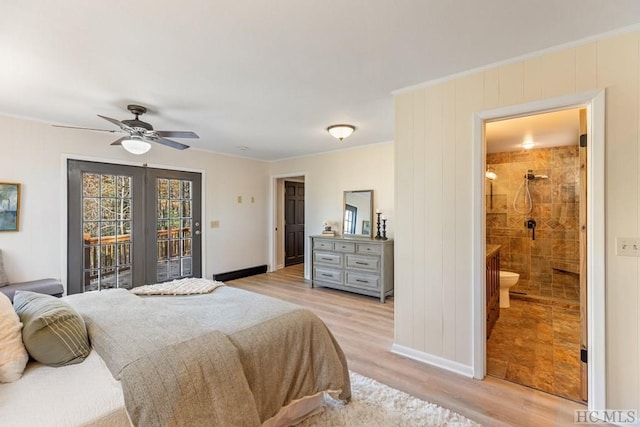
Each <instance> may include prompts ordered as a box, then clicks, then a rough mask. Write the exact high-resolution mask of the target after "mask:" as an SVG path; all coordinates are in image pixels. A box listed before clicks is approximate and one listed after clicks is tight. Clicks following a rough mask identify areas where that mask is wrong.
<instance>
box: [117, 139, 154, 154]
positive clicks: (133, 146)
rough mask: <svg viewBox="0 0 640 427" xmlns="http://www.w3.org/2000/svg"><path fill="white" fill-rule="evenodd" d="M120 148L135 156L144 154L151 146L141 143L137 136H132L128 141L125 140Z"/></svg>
mask: <svg viewBox="0 0 640 427" xmlns="http://www.w3.org/2000/svg"><path fill="white" fill-rule="evenodd" d="M122 146H123V147H124V149H125V150H127V151H128V152H130V153H131V154H137V155H139V154H144V153H146V152H147V151H149V150H150V149H151V144H149V143H148V142H147V141H143V140H142V138H140V137H138V136H132V137H131V138H130V139H125V140H124V141H122Z"/></svg>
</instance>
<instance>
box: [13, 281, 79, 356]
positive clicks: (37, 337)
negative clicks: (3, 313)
mask: <svg viewBox="0 0 640 427" xmlns="http://www.w3.org/2000/svg"><path fill="white" fill-rule="evenodd" d="M13 307H14V308H15V310H16V313H18V316H20V321H22V324H23V327H22V341H23V342H24V346H25V347H26V348H27V351H28V352H29V354H30V355H31V357H33V358H34V359H35V360H37V361H38V362H40V363H44V364H45V365H50V366H64V365H72V364H74V363H80V362H82V361H83V360H84V359H85V358H86V357H87V356H88V355H89V353H90V352H91V347H90V346H89V338H88V336H87V328H86V326H85V324H84V320H82V316H80V315H79V314H78V312H76V311H75V310H74V309H73V308H72V307H71V306H70V305H69V304H67V303H66V302H65V301H63V300H61V299H58V298H56V297H53V296H51V295H46V294H38V293H35V292H28V291H16V294H15V296H14V297H13Z"/></svg>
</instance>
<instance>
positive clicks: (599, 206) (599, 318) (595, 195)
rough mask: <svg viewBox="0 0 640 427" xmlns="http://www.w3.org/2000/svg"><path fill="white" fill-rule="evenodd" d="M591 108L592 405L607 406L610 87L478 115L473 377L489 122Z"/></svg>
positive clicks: (481, 343)
mask: <svg viewBox="0 0 640 427" xmlns="http://www.w3.org/2000/svg"><path fill="white" fill-rule="evenodd" d="M573 107H586V108H587V118H588V126H589V127H588V130H587V133H588V144H587V150H588V151H587V152H588V156H587V161H588V164H587V188H588V192H589V198H588V200H587V212H588V218H589V221H588V224H587V241H588V248H587V310H588V313H589V316H588V319H587V329H588V342H589V365H588V408H589V410H592V411H595V410H601V409H605V408H606V364H605V350H606V347H605V333H606V329H605V321H606V318H605V310H606V305H605V221H604V219H605V216H604V214H605V212H604V201H605V186H604V180H605V161H604V156H605V147H604V144H605V130H604V125H605V91H604V89H601V90H595V91H589V92H582V93H578V94H572V95H567V96H562V97H557V98H550V99H545V100H541V101H535V102H531V103H526V104H520V105H513V106H508V107H503V108H497V109H492V110H486V111H480V112H476V113H475V114H474V116H473V153H472V156H473V169H472V174H473V184H472V194H473V206H474V212H476V214H475V215H474V219H473V246H472V250H473V280H472V287H473V288H472V294H473V304H472V308H473V317H472V318H473V360H472V363H473V365H472V366H473V376H474V378H478V379H482V378H484V376H485V374H486V333H485V329H486V322H485V316H486V313H485V304H484V302H485V260H484V256H485V244H486V236H485V233H486V230H485V223H484V203H485V202H484V199H485V198H484V194H485V188H484V187H485V179H484V168H485V162H486V159H485V157H486V148H485V144H484V122H485V121H487V120H493V119H499V118H509V117H518V116H526V115H531V114H537V113H542V112H548V111H554V110H563V109H567V108H573Z"/></svg>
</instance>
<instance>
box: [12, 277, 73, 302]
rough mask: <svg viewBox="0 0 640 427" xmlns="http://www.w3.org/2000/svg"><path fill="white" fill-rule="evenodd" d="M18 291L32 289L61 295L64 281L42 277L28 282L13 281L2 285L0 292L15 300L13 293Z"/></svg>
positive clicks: (41, 292)
mask: <svg viewBox="0 0 640 427" xmlns="http://www.w3.org/2000/svg"><path fill="white" fill-rule="evenodd" d="M16 291H31V292H38V293H40V294H49V295H53V296H54V297H61V296H62V293H63V292H64V288H63V287H62V283H60V281H59V280H57V279H40V280H31V281H28V282H19V283H12V284H10V285H7V286H2V287H0V292H2V293H3V294H5V295H6V296H7V297H8V298H9V300H11V301H12V302H13V295H14V294H15V293H16Z"/></svg>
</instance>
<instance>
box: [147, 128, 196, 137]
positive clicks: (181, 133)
mask: <svg viewBox="0 0 640 427" xmlns="http://www.w3.org/2000/svg"><path fill="white" fill-rule="evenodd" d="M155 133H156V134H157V135H158V136H161V137H166V138H200V137H199V136H198V135H197V134H196V133H195V132H190V131H179V130H157V131H155Z"/></svg>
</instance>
